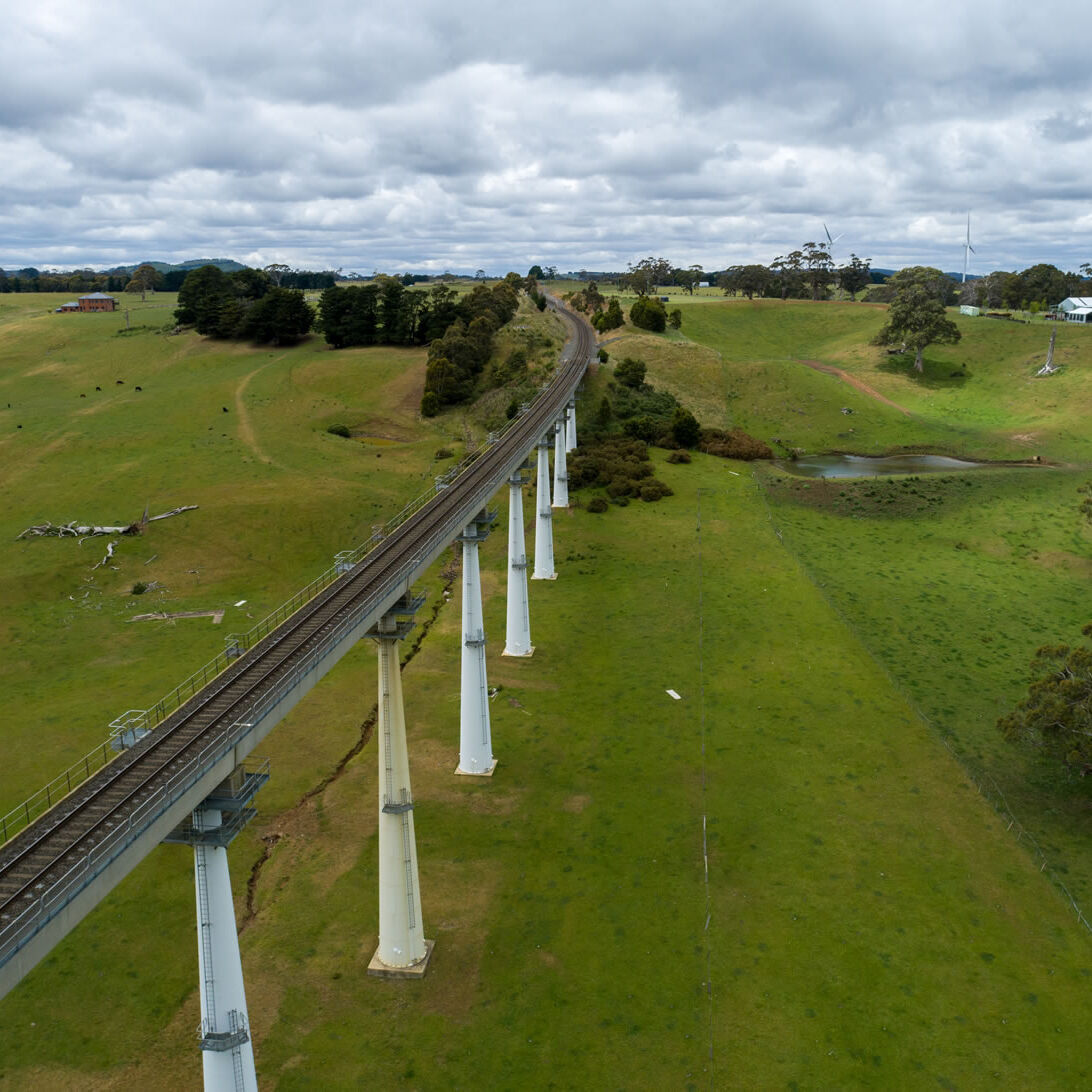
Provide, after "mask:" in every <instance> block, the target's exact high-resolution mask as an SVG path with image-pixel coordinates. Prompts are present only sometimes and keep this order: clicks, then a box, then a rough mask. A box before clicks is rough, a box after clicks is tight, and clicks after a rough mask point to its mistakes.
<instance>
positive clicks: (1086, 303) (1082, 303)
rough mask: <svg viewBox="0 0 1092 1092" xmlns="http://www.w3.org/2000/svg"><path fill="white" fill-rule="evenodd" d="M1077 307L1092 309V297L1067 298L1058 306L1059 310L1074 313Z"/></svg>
mask: <svg viewBox="0 0 1092 1092" xmlns="http://www.w3.org/2000/svg"><path fill="white" fill-rule="evenodd" d="M1067 304H1068V306H1067ZM1077 307H1092V296H1067V297H1066V298H1065V299H1064V300H1062V302H1061V303H1059V304H1058V307H1057V310H1059V311H1072V310H1074V308H1077Z"/></svg>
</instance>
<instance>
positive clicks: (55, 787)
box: [0, 344, 568, 845]
mask: <svg viewBox="0 0 1092 1092" xmlns="http://www.w3.org/2000/svg"><path fill="white" fill-rule="evenodd" d="M567 347H568V344H567V345H566V348H567ZM562 362H564V353H563V355H562ZM550 386H551V384H550V383H549V382H547V383H544V384H543V385H542V386H541V387H540V388H539V389H538V390H537V391H536V392H535V394H534V395H533V396H532V398H531V401H529V402H524V403H523V404H522V405H521V406H520V410H519V413H518V414H517V415H516V417H514V418H512V420H510V421H507V422H506V423H505V425H504V427H503V428H502V429H501V430H500V431H499V432H494V433H490V435H489V440H488V442H487V443H486V444H483V445H480V446H478V447H476V448H474V449H473V450H470V451H468V452H467V453H466V454H465V455H464V456H463V458H462V459H461V460H460V461H459V462H458V463H456V464H455V466H453V467H451V468H450V469H449V470H448V471H447V472H446V473H445V474H444V475H443V476H442V478H443V480H444V482H445V484H447V483H454V481H455V480H456V479H457V478H458V477H459V476H460V475H462V474H463V473H465V472H466V471H467V470H468V469H469V468H470V467H471V466H472V465H473V464H474V463H475V462H476V461H477V460H478V459H479V458H480V457H481V455H482V452H483V451H485V450H487V449H488V448H489V447H491V446H492V445H494V444H496V443H499V442H500V441H501V440H502V439H504V437H506V436H507V435H508V432H509V431H510V430H511V429H512V428H514V427H515V426H516V425H517V424H518V422H519V420H520V419H521V418H522V417H525V416H526V415H527V413H528V412H530V410H531V408H532V407H533V406H534V404H535V403H536V402H538V400H539V399H540V398H541V397H542V396H543V395H544V394H545V393H546V392H547V391H548V390H549V389H550ZM436 492H437V489H435V488H434V489H431V490H427V491H425V492H423V493H420V494H418V495H417V496H416V497H414V498H413V499H412V500H411V501H409V502H408V503H407V504H406V505H405V506H404V507H403V508H402V509H401V511H399V512H397V513H396V514H395V515H394V516H392V517H391V518H390V519H389V520H387V522H386V523H385V524H384V525H383V526H382V528H380V529H379V530H378V531H376V532H374V533H373V534H372V536H371V537H370V538H369V539H367V540H366V541H365V542H363V543H361V544H360V545H359V546H357V547H356V548H355V549H353V550H348V551H342V552H341V553H340V554H338V556H337V559H336V561H335V563H334V564H333V565H332V566H330V567H329V568H328V569H326V570H325V571H324V572H322V573H320V574H319V575H318V576H317V577H315V579H314V580H312V581H311V582H310V583H309V584H307V585H306V587H303V588H301V589H300V590H299V591H298V592H296V593H295V595H293V596H292V597H291V598H290V599H288V600H286V601H285V602H284V603H282V604H281V605H280V606H278V607H277V608H275V609H274V610H273V611H271V612H270V613H269V614H268V615H266V616H265V617H264V618H263V619H262V620H261V621H260V622H258V623H256V624H255V625H254V626H253V627H252V628H251V629H250V630H248V631H247V632H245V633H234V634H231V635H230V636H229V637H228V638H227V647H226V648H225V650H224V651H223V652H220V653H219V654H218V655H216V656H215V657H214V658H213V659H212V660H210V661H209V662H208V663H207V664H204V665H203V666H202V667H200V668H199V669H198V670H197V671H195V672H194V673H193V674H192V675H190V676H189V678H187V679H185V680H183V681H182V682H181V683H179V684H178V686H176V687H175V688H174V689H173V690H171V691H170V692H169V693H167V694H165V695H164V696H163V697H162V698H160V699H159V700H158V701H157V702H155V704H154V705H152V706H150V707H149V708H148V709H144V710H130V711H129V712H128V713H126V714H123V718H124V720H125V723H124V725H122V724H120V723H119V722H120V720H121V719H122V718H118V719H117V720H115V721H112V722H111V728H112V731H111V734H110V737H109V738H108V739H107V740H106V741H105V742H104V743H102V744H100V745H99V746H98V747H96V748H95V749H94V750H92V751H89V752H88V753H87V754H86V755H85V756H84V757H83V758H82V759H80V761H79V762H76V763H74V764H73V765H72V766H70V767H69V768H68V769H67V770H65V771H64V772H63V773H61V774H59V775H58V776H57V777H55V778H54V779H53V780H52V781H50V782H49V783H48V784H47V785H45V786H44V787H43V788H41V789H39V790H38V791H37V792H36V793H34V794H33V795H32V796H29V797H27V799H26V800H24V801H23V802H22V803H20V804H18V805H16V806H15V807H14V808H12V809H11V810H10V811H9V812H7V814H6V815H0V845H2V844H3V843H4V842H7V841H8V840H10V839H11V838H13V837H14V836H15V835H16V834H18V833H19V831H21V830H23V829H25V828H26V827H27V826H29V825H30V824H31V823H32V822H33V821H34V820H35V819H37V818H38V817H39V816H41V815H43V814H45V812H47V811H48V810H49V809H50V808H52V807H53V805H54V804H56V803H57V802H58V801H59V800H61V799H63V798H64V797H65V796H67V795H68V793H70V792H71V791H72V790H73V789H75V788H77V787H79V786H80V785H81V784H83V782H85V781H87V780H88V778H90V777H91V776H92V774H95V773H97V772H98V771H99V770H101V769H102V768H103V766H105V765H106V764H107V763H108V762H110V761H111V760H112V759H113V758H115V757H116V756H117V754H118V752H119V750H122V749H124V748H125V747H126V746H131V745H132V742H135V740H137V739H139V738H141V737H142V736H144V735H147V734H148V732H151V731H152V730H153V729H155V728H156V727H157V726H158V725H160V724H162V723H163V721H164V720H166V719H167V717H169V716H170V715H171V714H172V713H174V712H175V711H176V710H177V709H179V708H181V707H182V706H183V705H185V703H186V702H188V701H189V700H190V699H191V698H192V697H194V696H195V695H196V694H198V693H200V692H201V691H202V690H204V689H205V687H207V686H208V685H209V683H210V682H212V681H213V680H214V679H215V678H217V676H219V675H220V674H222V673H223V671H224V670H225V669H226V668H227V667H229V666H230V665H231V664H232V663H233V662H234V661H235V660H236V659H237V658H238V657H239V656H240V655H242V654H243V653H244V652H247V651H249V650H250V649H251V648H253V647H254V646H255V645H256V644H258V642H259V641H261V640H262V639H263V638H265V637H267V636H269V634H270V633H272V632H273V631H274V630H275V629H276V628H277V627H278V626H280V625H283V623H284V622H286V621H287V620H288V619H289V618H291V617H292V615H294V614H295V613H296V612H297V611H299V610H300V609H301V608H302V607H304V606H306V605H307V604H308V603H309V602H311V600H313V599H314V598H315V597H316V596H317V595H320V594H321V593H322V592H323V591H325V590H326V589H327V588H328V587H330V585H331V584H333V583H334V582H335V581H336V580H339V579H341V577H342V576H344V575H345V574H346V573H347V572H349V571H351V570H352V569H354V568H356V566H357V565H359V564H360V562H362V561H363V560H365V558H367V557H368V555H369V554H371V553H372V551H374V550H375V549H376V548H377V547H378V546H380V545H381V544H382V543H383V541H384V540H385V539H387V538H389V537H390V535H391V534H393V533H394V532H395V531H396V530H397V529H398V528H399V527H401V526H402V524H404V523H406V522H407V521H408V520H409V519H411V518H412V517H413V516H415V515H416V514H417V513H418V512H419V511H421V509H422V508H424V507H425V505H427V504H428V503H429V502H430V501H432V500H433V499H434V498H435V496H436Z"/></svg>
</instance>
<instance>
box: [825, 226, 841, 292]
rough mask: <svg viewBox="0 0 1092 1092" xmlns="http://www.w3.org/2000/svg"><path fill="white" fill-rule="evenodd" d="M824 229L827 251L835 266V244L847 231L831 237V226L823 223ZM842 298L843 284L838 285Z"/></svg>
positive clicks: (831, 262)
mask: <svg viewBox="0 0 1092 1092" xmlns="http://www.w3.org/2000/svg"><path fill="white" fill-rule="evenodd" d="M823 231H824V232H825V233H826V237H827V253H828V254H829V255H830V264H831V265H832V266H833V265H834V244H835V243H836V242H838V240H839V239H840V238H841V237H842V235H845V232H844V231H843V232H842V233H841V234H840V235H835V236H834V238H833V239H832V238H831V237H830V228H828V227H827V225H826V224H823ZM841 298H842V288H841V285H839V286H838V299H841Z"/></svg>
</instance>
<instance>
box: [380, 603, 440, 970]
mask: <svg viewBox="0 0 1092 1092" xmlns="http://www.w3.org/2000/svg"><path fill="white" fill-rule="evenodd" d="M423 602H424V597H423V596H419V597H417V598H413V597H411V596H410V595H409V594H407V595H404V596H403V597H402V599H400V600H399V601H398V602H397V603H396V604H395V605H394V607H393V608H392V609H391V610H390V611H389V612H388V613H387V614H385V615H383V617H382V618H381V619H380V620H379V622H378V624H377V625H376V626H375V628H374V629H372V630H369V631H368V636H369V637H371V638H372V639H373V640H374V641H375V642H376V644H377V645H378V646H379V723H378V725H377V729H378V735H379V947H378V948H376V951H375V955H374V956H372V961H371V962H370V963H369V964H368V974H370V975H375V976H378V977H382V978H420V977H422V976H423V975H424V973H425V971H426V970H427V968H428V961H429V957H430V956H431V955H432V947H433V941H431V940H426V939H425V927H424V923H423V921H422V920H421V891H420V887H419V884H418V879H417V838H416V835H415V833H414V829H413V793H412V791H411V789H410V774H409V751H408V749H407V746H406V713H405V706H404V704H403V701H402V669H401V666H400V664H399V662H398V642H399V641H401V640H403V639H404V638H405V636H406V634H408V633H409V632H410V630H411V629H413V621H412V615H413V613H414V612H415V611H416V610H417V609H418V608H419V607H420V606H421V604H422V603H423Z"/></svg>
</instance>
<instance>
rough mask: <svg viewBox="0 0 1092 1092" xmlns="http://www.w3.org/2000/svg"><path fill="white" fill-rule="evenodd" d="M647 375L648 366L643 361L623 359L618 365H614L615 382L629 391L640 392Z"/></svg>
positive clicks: (630, 357)
mask: <svg viewBox="0 0 1092 1092" xmlns="http://www.w3.org/2000/svg"><path fill="white" fill-rule="evenodd" d="M647 374H648V365H647V364H645V362H644V361H643V360H636V359H634V358H633V357H632V356H627V357H624V358H623V360H622V362H621V363H620V364H615V365H614V379H615V382H617V383H621V384H622V386H623V387H629V388H630V389H631V390H635V391H636V390H640V389H641V387H642V385H643V384H644V381H645V376H646V375H647Z"/></svg>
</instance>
